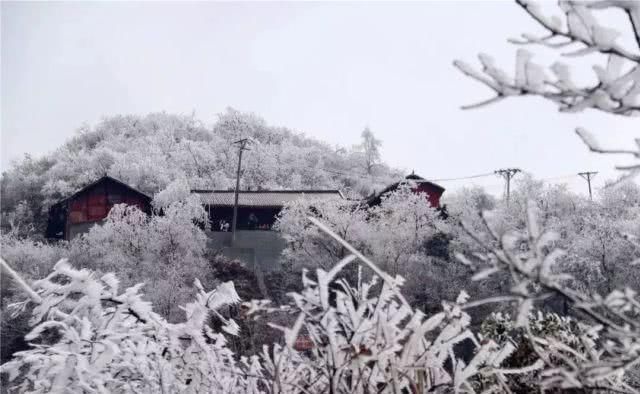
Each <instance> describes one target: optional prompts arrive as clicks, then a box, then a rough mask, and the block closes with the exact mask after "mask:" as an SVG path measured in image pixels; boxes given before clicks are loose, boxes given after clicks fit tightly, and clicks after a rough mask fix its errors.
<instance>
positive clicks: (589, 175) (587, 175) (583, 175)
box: [578, 171, 598, 201]
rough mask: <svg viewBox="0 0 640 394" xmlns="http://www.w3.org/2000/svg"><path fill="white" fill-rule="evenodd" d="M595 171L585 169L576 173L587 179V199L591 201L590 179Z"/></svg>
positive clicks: (594, 175) (594, 174) (593, 176)
mask: <svg viewBox="0 0 640 394" xmlns="http://www.w3.org/2000/svg"><path fill="white" fill-rule="evenodd" d="M597 173H598V172H597V171H586V172H579V173H578V175H580V176H581V177H583V178H584V179H585V180H586V181H587V184H588V185H589V199H590V200H591V201H593V195H592V194H591V180H592V179H593V178H595V177H596V174H597Z"/></svg>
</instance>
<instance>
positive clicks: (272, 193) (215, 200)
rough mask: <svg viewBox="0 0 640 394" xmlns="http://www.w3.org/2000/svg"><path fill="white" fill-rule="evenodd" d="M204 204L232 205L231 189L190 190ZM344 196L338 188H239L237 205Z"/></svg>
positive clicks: (262, 204) (267, 205)
mask: <svg viewBox="0 0 640 394" xmlns="http://www.w3.org/2000/svg"><path fill="white" fill-rule="evenodd" d="M191 192H192V193H194V194H198V195H199V196H200V198H201V199H202V203H203V204H205V205H215V206H233V203H234V191H233V190H192V191H191ZM334 198H339V199H343V198H344V196H343V195H342V193H341V192H340V191H339V190H241V191H240V192H239V195H238V205H239V206H243V207H283V206H284V205H285V204H288V203H290V202H293V201H296V200H299V199H304V200H328V199H334Z"/></svg>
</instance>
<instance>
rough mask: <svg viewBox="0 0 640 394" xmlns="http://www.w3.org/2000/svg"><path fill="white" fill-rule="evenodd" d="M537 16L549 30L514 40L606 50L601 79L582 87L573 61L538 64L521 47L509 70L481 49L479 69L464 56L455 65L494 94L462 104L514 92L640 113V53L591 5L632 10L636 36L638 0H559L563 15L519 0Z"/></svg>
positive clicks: (567, 108)
mask: <svg viewBox="0 0 640 394" xmlns="http://www.w3.org/2000/svg"><path fill="white" fill-rule="evenodd" d="M516 3H517V4H518V5H519V6H521V7H522V8H523V9H524V10H525V11H526V12H527V13H528V14H529V15H530V16H531V17H532V18H533V19H534V20H536V21H537V22H538V23H539V24H540V25H541V26H543V27H544V28H545V29H546V30H547V32H546V34H545V35H542V36H536V35H532V34H523V35H522V38H521V39H511V40H509V41H510V42H512V43H514V44H518V45H529V44H538V45H543V46H546V47H550V48H554V49H557V48H565V47H569V46H574V45H579V46H581V47H580V48H578V49H577V50H573V51H571V52H567V53H564V54H563V55H564V56H583V55H586V54H590V53H594V52H595V53H602V54H605V55H608V61H607V64H606V66H604V67H603V66H601V65H594V66H593V69H594V72H595V75H596V77H597V82H596V83H594V84H591V85H586V86H578V85H577V84H576V83H575V82H574V81H573V80H572V77H571V71H570V69H569V66H568V65H566V64H564V63H561V62H556V63H554V64H553V65H552V66H551V67H550V68H549V70H546V69H545V67H543V66H541V65H539V64H537V63H534V62H533V61H532V60H531V59H532V57H533V56H532V54H531V53H530V52H528V51H526V50H524V49H520V50H518V52H517V56H516V64H515V71H514V73H513V74H509V73H507V72H506V71H504V70H503V69H501V68H500V67H498V66H496V65H495V63H494V61H493V59H492V58H491V57H490V56H488V55H486V54H480V55H479V60H480V63H481V65H482V68H481V70H480V71H478V70H476V69H475V68H473V67H472V66H470V65H468V64H467V63H465V62H462V61H460V60H456V61H454V63H453V64H454V66H455V67H457V68H458V69H459V70H460V71H461V72H462V73H464V74H465V75H467V76H468V77H470V78H473V79H475V80H477V81H479V82H481V83H482V84H484V85H485V86H487V87H489V88H490V89H491V90H492V91H494V93H495V96H494V97H491V98H488V99H486V100H483V101H481V102H478V103H475V104H471V105H467V106H464V107H463V108H464V109H471V108H477V107H481V106H484V105H488V104H491V103H494V102H497V101H500V100H503V99H505V98H507V97H511V96H539V97H543V98H545V99H547V100H550V101H553V102H555V103H556V104H557V105H558V107H559V109H560V111H562V112H579V111H582V110H584V109H586V108H593V109H597V110H600V111H604V112H608V113H612V114H616V115H623V116H633V115H638V114H640V53H639V52H631V51H630V50H627V49H624V48H623V47H622V46H620V45H619V44H618V43H617V42H616V40H617V38H618V36H619V33H618V32H617V31H616V30H614V29H611V28H608V27H605V26H602V25H600V24H599V23H598V21H597V19H596V17H595V16H594V15H593V10H598V9H602V8H608V7H614V8H619V9H622V10H623V11H624V12H626V13H627V14H628V15H629V21H630V24H631V28H632V30H633V32H634V35H635V37H636V40H637V41H638V44H639V48H638V50H640V40H638V24H639V22H640V7H639V6H638V3H637V2H634V1H605V2H596V3H587V2H576V1H560V2H559V4H560V8H561V10H562V11H563V13H564V19H562V18H560V17H557V16H553V17H548V16H546V15H544V14H543V13H542V12H541V11H540V10H539V8H538V6H537V5H536V4H534V3H532V2H529V1H524V0H516Z"/></svg>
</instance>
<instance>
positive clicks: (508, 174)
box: [495, 168, 520, 205]
mask: <svg viewBox="0 0 640 394" xmlns="http://www.w3.org/2000/svg"><path fill="white" fill-rule="evenodd" d="M519 172H520V169H519V168H504V169H501V170H497V171H495V174H496V175H498V176H501V177H503V178H504V180H505V182H506V183H507V205H509V197H510V196H511V179H513V177H514V176H515V175H516V174H517V173H519Z"/></svg>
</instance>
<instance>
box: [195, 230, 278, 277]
mask: <svg viewBox="0 0 640 394" xmlns="http://www.w3.org/2000/svg"><path fill="white" fill-rule="evenodd" d="M207 236H208V238H209V240H208V245H207V246H208V248H209V250H214V251H220V253H222V254H223V255H224V256H227V257H229V258H232V259H238V260H241V261H243V262H244V263H246V264H247V265H248V266H249V267H250V268H252V269H256V270H257V269H259V270H260V271H262V272H267V271H274V270H277V269H278V268H279V262H280V255H281V254H282V251H283V250H284V248H285V246H286V241H285V240H284V238H282V236H281V235H280V233H279V232H276V231H252V230H238V231H237V232H236V242H235V245H234V246H231V233H230V232H219V231H207Z"/></svg>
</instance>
